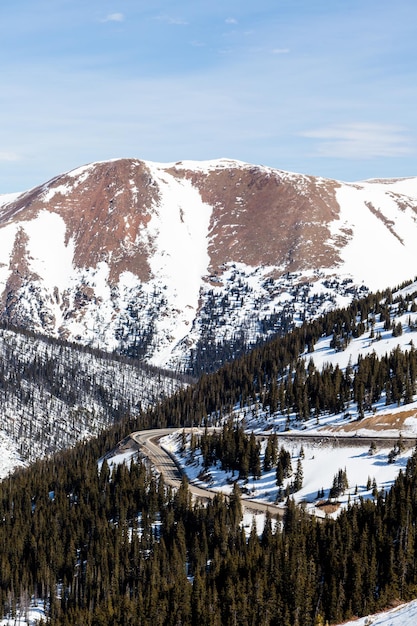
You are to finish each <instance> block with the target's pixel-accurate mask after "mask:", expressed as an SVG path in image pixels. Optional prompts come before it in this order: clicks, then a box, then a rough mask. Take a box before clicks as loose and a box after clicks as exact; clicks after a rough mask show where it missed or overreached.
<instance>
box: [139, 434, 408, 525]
mask: <svg viewBox="0 0 417 626" xmlns="http://www.w3.org/2000/svg"><path fill="white" fill-rule="evenodd" d="M209 430H215V429H214V428H213V429H209ZM183 431H185V432H188V433H189V432H194V433H196V434H197V433H200V434H202V433H203V432H204V429H203V428H197V427H194V428H184V429H183V428H161V429H154V430H143V431H137V432H134V433H131V435H130V437H128V440H129V439H130V441H133V442H134V443H135V444H136V445H137V447H138V449H139V451H140V453H141V454H142V455H143V456H144V457H145V458H147V459H148V460H149V462H150V463H151V464H152V465H153V466H154V467H155V468H156V470H157V471H158V472H160V473H161V474H162V476H163V478H164V481H165V483H166V484H167V485H170V486H171V487H174V488H178V487H179V486H180V485H181V480H182V476H183V472H182V470H181V468H180V466H179V465H178V463H177V461H176V459H175V457H174V455H173V454H172V453H170V452H169V450H167V449H165V448H163V447H162V446H161V445H160V440H161V439H162V437H165V436H166V435H171V434H172V433H174V432H183ZM267 436H268V435H267V434H264V435H259V438H261V439H262V438H265V437H267ZM278 436H279V438H280V439H281V438H283V439H287V440H297V441H298V442H299V443H303V442H304V443H305V442H310V443H313V442H315V443H318V442H321V443H327V444H332V445H335V446H337V445H340V446H346V445H349V446H352V445H354V446H362V447H364V446H370V445H371V443H373V442H374V443H375V444H377V445H379V446H394V445H395V443H396V442H398V437H392V436H388V437H384V436H377V437H375V436H373V437H369V436H361V435H359V434H357V433H354V434H346V433H335V434H333V433H332V434H329V433H326V434H325V433H323V434H318V433H317V432H311V433H305V432H281V433H278ZM402 441H403V444H404V446H405V447H407V448H409V447H413V446H414V445H415V444H416V437H415V436H411V437H406V436H403V437H402ZM189 490H190V493H191V494H192V496H193V497H194V498H196V499H199V500H208V499H213V498H214V497H215V495H216V493H219V492H218V491H216V490H214V489H209V488H203V487H200V486H199V485H196V484H193V482H189ZM226 497H227V496H226ZM241 502H242V507H243V508H244V509H245V510H246V511H248V512H251V513H253V514H255V513H259V512H263V513H265V512H266V511H268V512H269V513H270V515H271V516H273V517H282V516H283V514H284V512H285V507H283V506H279V505H275V504H272V503H266V502H260V501H255V500H250V499H249V498H247V497H245V496H244V495H243V496H242V500H241Z"/></svg>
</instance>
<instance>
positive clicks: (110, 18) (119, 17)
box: [102, 13, 125, 22]
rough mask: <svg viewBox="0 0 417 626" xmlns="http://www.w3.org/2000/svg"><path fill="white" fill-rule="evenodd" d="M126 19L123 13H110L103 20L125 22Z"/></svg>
mask: <svg viewBox="0 0 417 626" xmlns="http://www.w3.org/2000/svg"><path fill="white" fill-rule="evenodd" d="M124 19H125V16H124V15H123V13H110V14H109V15H107V16H106V17H105V18H104V20H102V21H103V22H123V21H124Z"/></svg>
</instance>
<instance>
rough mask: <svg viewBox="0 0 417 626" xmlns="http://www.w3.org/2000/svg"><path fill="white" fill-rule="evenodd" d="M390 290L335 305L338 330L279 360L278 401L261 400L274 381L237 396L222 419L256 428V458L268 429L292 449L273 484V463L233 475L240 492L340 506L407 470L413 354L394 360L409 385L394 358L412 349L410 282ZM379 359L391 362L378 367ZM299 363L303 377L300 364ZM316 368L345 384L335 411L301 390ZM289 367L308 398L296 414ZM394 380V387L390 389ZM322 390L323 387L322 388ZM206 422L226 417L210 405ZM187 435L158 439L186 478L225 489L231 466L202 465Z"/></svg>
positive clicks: (322, 510) (416, 309)
mask: <svg viewBox="0 0 417 626" xmlns="http://www.w3.org/2000/svg"><path fill="white" fill-rule="evenodd" d="M387 294H388V295H385V296H380V297H379V298H375V299H374V300H373V301H372V298H370V299H369V304H368V308H366V307H365V306H364V305H363V304H362V315H360V314H359V313H358V311H359V309H360V307H361V304H360V303H358V305H357V308H355V307H353V306H352V307H351V309H350V310H349V312H348V311H347V310H346V311H341V312H339V314H335V315H334V316H333V318H332V319H333V323H334V328H335V331H334V332H333V333H332V334H331V335H326V334H323V335H322V336H321V337H319V339H318V340H317V341H316V342H315V343H314V345H311V346H310V347H309V348H308V349H306V350H305V351H304V353H302V354H300V358H299V363H298V365H296V364H294V363H292V367H289V368H288V367H287V368H284V373H282V372H280V373H279V374H278V377H277V380H276V383H277V385H278V386H279V385H280V384H282V385H283V387H282V389H281V391H279V390H277V395H278V397H279V396H280V395H281V394H282V398H281V400H280V401H278V402H277V404H278V409H271V405H270V404H269V402H268V398H270V397H272V396H271V395H268V394H269V391H268V389H269V386H270V385H271V381H268V382H267V383H266V385H265V386H266V389H265V388H264V389H262V390H261V393H260V394H259V395H256V396H255V395H254V394H252V395H250V396H249V401H248V402H246V403H245V401H244V399H242V400H241V401H240V402H239V404H238V405H236V407H235V409H234V411H233V412H232V414H231V415H227V416H226V417H225V418H224V419H225V420H226V421H228V420H229V419H230V418H233V423H235V424H241V425H242V426H243V428H244V429H245V431H246V432H247V433H252V432H253V433H255V434H256V435H257V437H258V442H259V444H260V449H259V455H260V466H261V467H263V464H264V459H265V454H266V448H267V441H268V437H270V436H271V435H274V436H277V438H278V442H279V446H284V447H285V448H286V449H287V450H288V451H289V453H290V456H291V463H292V470H293V471H292V473H291V475H290V476H289V477H288V478H286V479H285V480H284V481H283V484H282V486H281V488H279V486H277V483H276V475H275V470H276V468H275V466H274V467H272V468H270V469H268V470H265V471H262V472H261V474H260V475H259V476H253V475H250V473H249V475H248V476H247V477H246V478H241V477H240V479H239V484H240V485H241V488H242V490H243V493H244V497H248V498H251V499H258V500H261V501H265V502H268V503H271V504H273V503H276V502H280V503H282V502H284V501H285V499H286V495H288V493H291V494H292V497H294V499H295V501H296V502H298V503H304V505H305V506H306V508H307V510H309V511H310V512H312V513H314V514H315V515H318V516H324V515H326V514H329V513H333V514H334V515H337V514H338V512H339V511H340V510H341V509H342V508H344V507H347V506H348V504H349V503H353V502H354V501H355V500H357V499H359V498H361V499H362V498H363V499H367V498H376V497H377V496H378V494H380V493H381V492H387V491H388V490H389V489H390V488H391V486H392V484H393V482H394V480H395V479H396V477H397V475H398V473H399V471H400V470H403V471H404V469H405V467H406V464H407V460H408V458H409V457H410V456H411V454H412V451H413V448H414V446H415V441H416V437H417V377H416V376H415V373H414V374H413V368H415V365H416V363H417V361H416V360H415V359H414V360H411V363H412V364H413V365H410V370H408V369H407V367H408V366H406V365H405V363H406V361H404V362H403V363H402V365H401V367H400V369H402V373H403V374H404V380H407V381H408V387H407V385H406V384H405V383H404V382H403V380H402V378H401V375H400V374H399V370H397V369H396V363H397V362H398V363H401V356H398V355H405V354H410V353H412V354H414V355H415V346H417V282H414V283H411V284H409V285H407V286H406V287H403V288H401V289H399V290H398V291H396V292H394V293H393V294H391V293H390V292H387ZM342 320H343V324H344V330H342V326H341V321H342ZM336 328H337V329H338V330H337V332H336ZM341 338H343V341H341ZM277 351H278V352H279V350H278V349H277ZM367 358H368V359H369V366H368V369H367V380H366V381H365V379H362V378H361V375H359V366H360V364H363V363H366V362H367V361H366V359H367ZM387 359H388V361H387ZM390 359H391V360H390ZM378 362H381V363H382V362H387V363H390V365H388V366H387V367H386V368H385V369H383V370H382V369H379V370H378V367H377V365H376V364H377V363H378ZM301 369H303V370H304V372H305V377H303V375H302V374H301V373H300V370H301ZM362 371H364V370H362ZM378 371H379V372H380V373H381V372H382V371H384V378H383V379H382V378H381V374H380V375H379V379H378V375H377V372H378ZM322 372H330V374H329V377H328V378H327V383H326V384H327V385H329V386H330V384H331V382H330V378H331V376H332V373H334V372H338V377H336V380H339V387H338V392H337V393H338V394H339V395H341V394H342V391H341V390H342V388H343V385H344V384H345V383H347V384H348V388H349V389H348V391H346V390H345V392H344V393H343V399H342V401H341V402H339V403H336V405H337V406H339V407H340V408H339V409H338V410H336V411H331V410H329V409H328V408H327V407H326V406H325V407H324V408H321V407H320V404H317V405H316V404H314V403H313V402H312V399H311V397H310V396H309V395H308V393H309V389H310V387H311V385H310V383H309V378H308V377H309V376H311V377H312V378H313V379H314V380H315V384H317V385H319V383H318V378H319V373H322ZM348 372H349V373H348ZM264 375H265V379H266V378H267V376H266V374H264ZM356 375H357V376H358V378H355V377H356ZM296 376H298V377H299V378H301V380H302V382H301V384H300V389H301V390H302V393H303V394H305V398H304V400H303V402H304V404H303V406H302V410H303V411H304V410H305V404H307V407H308V408H307V412H306V413H304V414H303V415H300V411H299V410H298V408H297V407H298V405H297V401H296V398H297V393H298V392H297V390H295V386H296ZM344 376H345V377H346V378H345V379H343V377H344ZM288 380H290V381H291V384H292V385H293V391H292V392H291V390H290V387H288V386H287V385H286V383H287V382H288ZM368 381H369V382H368ZM359 384H362V385H363V393H362V394H359V395H358V394H357V393H356V391H355V390H356V389H357V387H358V386H359ZM378 385H379V389H378V391H377V390H376V387H377V386H378ZM395 386H396V388H397V390H398V393H397V394H394V391H393V390H394V387H395ZM319 389H321V394H322V395H324V393H325V391H324V387H322V388H320V387H319ZM389 390H390V392H389V394H388V391H389ZM290 393H293V397H294V400H293V401H291V402H290V403H289V404H287V403H286V399H285V396H286V395H287V394H290ZM330 395H331V394H330ZM358 398H360V400H359V399H358ZM242 402H243V403H242ZM212 423H213V425H216V426H223V423H224V420H223V422H219V418H218V415H217V414H216V415H213V417H212ZM200 434H201V433H200ZM300 436H302V439H300ZM364 438H365V440H364ZM382 438H385V440H384V439H382ZM191 439H192V438H191V435H190V434H188V435H187V438H186V442H184V440H183V437H182V434H181V433H180V434H177V435H173V436H169V437H167V438H165V439H164V440H163V445H164V446H165V447H166V448H167V449H168V450H169V451H170V453H172V454H175V455H176V456H177V457H178V460H179V463H180V464H181V465H182V467H183V469H184V471H185V472H186V474H187V475H188V476H189V478H190V480H193V481H196V482H197V483H199V484H200V485H202V486H204V487H206V488H207V487H210V488H213V489H217V490H220V491H225V492H227V493H230V492H231V490H232V486H233V483H234V481H235V480H236V479H237V477H238V473H236V472H235V470H234V469H230V468H227V469H225V468H222V462H221V460H219V461H217V462H216V463H214V464H213V465H212V466H210V467H209V468H208V469H207V468H205V465H204V462H203V456H202V452H201V450H200V449H197V451H196V450H193V449H192V446H191ZM219 445H220V444H219ZM298 463H300V464H301V466H302V470H303V481H302V486H301V487H299V488H297V490H295V491H292V483H293V481H294V473H295V468H296V466H297V464H298ZM339 471H345V473H346V480H347V484H346V486H345V487H344V489H343V492H342V493H340V494H339V495H338V497H337V499H334V498H333V499H332V497H331V495H330V494H331V488H332V483H333V480H334V477H335V476H336V475H337V473H338V472H339ZM288 490H289V491H288ZM286 492H287V493H286ZM334 500H337V502H335V501H334ZM329 501H331V502H329Z"/></svg>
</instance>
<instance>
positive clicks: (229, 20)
mask: <svg viewBox="0 0 417 626" xmlns="http://www.w3.org/2000/svg"><path fill="white" fill-rule="evenodd" d="M225 22H226V24H237V19H236V18H234V17H228V18H227V19H226V20H225Z"/></svg>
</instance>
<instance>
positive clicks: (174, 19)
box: [155, 15, 188, 26]
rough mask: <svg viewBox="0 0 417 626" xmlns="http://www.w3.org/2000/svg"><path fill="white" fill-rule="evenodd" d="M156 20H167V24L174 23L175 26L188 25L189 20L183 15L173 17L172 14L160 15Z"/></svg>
mask: <svg viewBox="0 0 417 626" xmlns="http://www.w3.org/2000/svg"><path fill="white" fill-rule="evenodd" d="M155 19H156V20H159V21H160V22H166V23H167V24H173V25H174V26H188V22H187V21H186V20H184V19H183V18H182V17H172V16H171V15H158V16H157V17H156V18H155Z"/></svg>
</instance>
